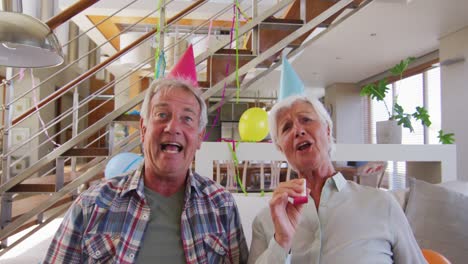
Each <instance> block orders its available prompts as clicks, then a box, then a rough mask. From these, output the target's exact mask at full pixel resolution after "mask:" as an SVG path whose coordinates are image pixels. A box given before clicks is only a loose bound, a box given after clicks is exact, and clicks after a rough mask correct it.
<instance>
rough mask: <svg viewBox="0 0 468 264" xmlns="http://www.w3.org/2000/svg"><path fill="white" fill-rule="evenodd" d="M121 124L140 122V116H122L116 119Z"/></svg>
mask: <svg viewBox="0 0 468 264" xmlns="http://www.w3.org/2000/svg"><path fill="white" fill-rule="evenodd" d="M115 121H120V122H140V115H121V116H119V117H117V118H116V119H115Z"/></svg>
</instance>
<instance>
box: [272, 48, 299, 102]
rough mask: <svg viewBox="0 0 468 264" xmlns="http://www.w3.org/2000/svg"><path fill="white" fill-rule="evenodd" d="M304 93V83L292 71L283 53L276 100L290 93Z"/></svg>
mask: <svg viewBox="0 0 468 264" xmlns="http://www.w3.org/2000/svg"><path fill="white" fill-rule="evenodd" d="M300 94H304V83H303V82H302V80H301V78H299V76H298V75H297V73H296V72H295V71H294V69H293V67H292V66H291V64H290V63H289V61H288V59H287V58H286V56H285V55H283V69H282V71H281V82H280V91H279V96H278V101H281V100H283V99H285V98H287V97H289V96H291V95H300Z"/></svg>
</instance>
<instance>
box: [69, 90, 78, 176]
mask: <svg viewBox="0 0 468 264" xmlns="http://www.w3.org/2000/svg"><path fill="white" fill-rule="evenodd" d="M79 105H80V95H79V93H78V86H76V87H75V89H74V90H73V118H72V122H73V123H72V137H76V135H78V121H79V119H78V110H79ZM75 171H76V157H72V158H71V174H72V175H74V174H75Z"/></svg>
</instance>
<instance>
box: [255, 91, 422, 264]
mask: <svg viewBox="0 0 468 264" xmlns="http://www.w3.org/2000/svg"><path fill="white" fill-rule="evenodd" d="M269 122H270V134H271V137H272V140H273V142H274V143H275V144H276V146H277V147H278V149H279V150H280V151H281V152H282V153H283V154H284V155H285V156H286V159H287V160H288V162H289V164H290V166H291V167H292V169H293V170H295V171H296V172H297V174H298V175H299V179H294V180H291V181H288V182H283V183H281V184H280V185H279V186H278V188H277V189H275V191H274V193H273V196H272V198H271V201H270V206H269V208H265V209H264V210H263V211H261V212H260V213H259V214H258V215H257V217H256V219H255V220H254V224H253V231H252V232H253V238H252V245H251V248H250V255H249V263H268V264H273V263H288V262H291V263H333V264H339V263H360V264H361V263H412V264H414V263H425V260H424V257H423V255H422V253H421V250H420V249H419V247H418V245H417V242H416V240H415V238H414V236H413V233H412V231H411V229H410V227H409V224H408V222H407V220H406V217H405V216H404V214H403V211H402V210H401V207H400V206H399V205H398V203H397V202H396V200H395V199H394V198H393V197H391V194H389V193H386V192H384V191H381V190H378V189H373V188H369V187H364V186H360V185H358V184H356V183H354V182H348V181H346V180H345V179H344V178H343V176H342V175H341V174H340V173H337V172H336V171H335V169H334V168H333V166H332V162H331V159H330V156H331V152H332V149H333V146H334V144H333V136H332V130H333V124H332V122H331V119H330V117H329V115H328V113H327V112H326V110H325V108H324V106H323V105H322V104H321V103H320V102H319V101H318V100H316V99H314V98H309V97H306V96H302V95H294V96H291V97H287V98H286V99H284V100H283V101H280V102H279V103H278V104H276V105H275V106H274V107H273V109H272V110H271V111H270V116H269ZM304 181H305V182H306V186H307V191H306V192H305V193H306V194H305V197H309V202H308V203H306V204H301V203H295V202H289V201H288V198H296V197H301V193H302V191H303V183H304ZM307 194H308V195H307ZM310 198H311V199H310ZM297 200H299V199H297Z"/></svg>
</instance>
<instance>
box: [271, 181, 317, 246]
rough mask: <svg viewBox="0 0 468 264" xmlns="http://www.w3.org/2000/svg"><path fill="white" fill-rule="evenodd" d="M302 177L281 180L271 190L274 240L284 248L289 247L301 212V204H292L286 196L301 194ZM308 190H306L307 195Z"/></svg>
mask: <svg viewBox="0 0 468 264" xmlns="http://www.w3.org/2000/svg"><path fill="white" fill-rule="evenodd" d="M303 181H305V180H304V179H294V180H290V181H287V182H282V183H280V184H279V186H278V187H277V188H276V189H275V191H274V192H273V197H272V198H271V200H270V212H271V217H272V219H273V224H274V226H275V240H276V242H277V243H278V244H279V245H280V246H281V247H283V248H285V249H290V248H291V244H292V239H293V237H294V234H295V233H296V228H297V225H298V224H299V220H300V216H301V214H302V209H303V207H304V205H303V204H299V205H293V204H292V203H289V202H288V197H292V198H294V197H298V196H301V192H302V190H303V189H302V188H303ZM309 192H310V190H307V195H309Z"/></svg>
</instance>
